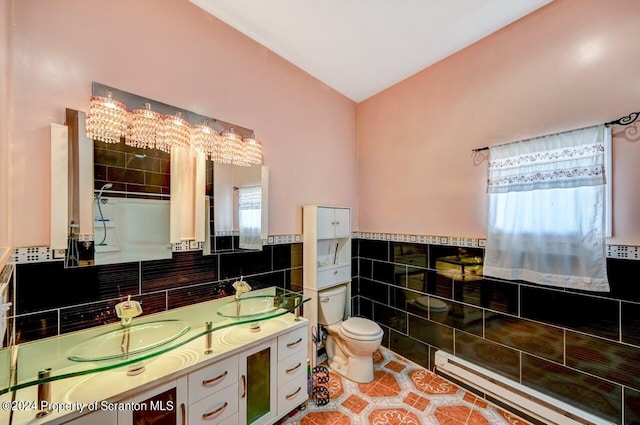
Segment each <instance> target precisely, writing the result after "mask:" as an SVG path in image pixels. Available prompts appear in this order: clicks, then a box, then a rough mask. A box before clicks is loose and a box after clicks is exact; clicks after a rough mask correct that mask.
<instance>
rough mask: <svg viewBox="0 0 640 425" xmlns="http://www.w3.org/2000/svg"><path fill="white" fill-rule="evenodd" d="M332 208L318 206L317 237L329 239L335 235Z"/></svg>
mask: <svg viewBox="0 0 640 425" xmlns="http://www.w3.org/2000/svg"><path fill="white" fill-rule="evenodd" d="M333 210H334V209H333V208H325V207H318V209H317V216H316V219H317V235H318V239H329V238H333V237H334V235H335V214H334V211H333Z"/></svg>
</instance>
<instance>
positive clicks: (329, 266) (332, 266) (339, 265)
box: [318, 263, 351, 273]
mask: <svg viewBox="0 0 640 425" xmlns="http://www.w3.org/2000/svg"><path fill="white" fill-rule="evenodd" d="M350 265H351V264H350V263H336V264H325V265H323V264H320V265H318V273H320V272H322V271H325V270H335V269H339V268H342V267H345V266H350Z"/></svg>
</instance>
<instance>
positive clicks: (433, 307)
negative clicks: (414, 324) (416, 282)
mask: <svg viewBox="0 0 640 425" xmlns="http://www.w3.org/2000/svg"><path fill="white" fill-rule="evenodd" d="M416 304H418V306H420V307H423V308H425V309H428V310H430V311H436V312H439V311H447V310H449V306H448V305H447V303H445V302H444V301H441V300H439V299H437V298H431V299H429V297H420V298H416Z"/></svg>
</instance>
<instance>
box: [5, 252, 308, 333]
mask: <svg viewBox="0 0 640 425" xmlns="http://www.w3.org/2000/svg"><path fill="white" fill-rule="evenodd" d="M14 274H15V306H14V307H13V308H12V310H11V311H10V312H9V317H10V318H11V319H13V320H14V321H15V329H16V335H17V343H23V342H27V341H31V340H35V339H39V338H45V337H49V336H55V335H58V334H63V333H67V332H72V331H76V330H80V329H85V328H89V327H93V326H99V325H103V324H107V323H112V322H116V321H118V318H117V317H116V315H115V310H114V306H115V305H116V304H117V303H118V302H120V301H122V300H124V299H126V298H127V296H129V295H131V298H132V299H135V300H138V301H140V302H141V303H142V308H143V311H144V313H143V315H147V314H152V313H157V312H161V311H164V310H168V309H172V308H177V307H182V306H185V305H189V304H194V303H197V302H202V301H208V300H211V299H214V298H219V297H223V296H228V295H232V294H233V293H234V292H233V288H232V287H231V284H232V283H233V282H234V281H235V280H237V279H238V278H240V276H244V279H245V280H246V281H247V282H248V283H249V284H250V285H251V286H252V288H254V289H259V288H264V287H270V286H279V287H283V288H286V289H291V290H296V291H297V290H301V289H302V244H301V243H285V244H278V245H268V246H264V249H263V250H262V251H252V252H242V253H222V254H214V255H207V256H203V255H202V253H201V251H187V252H174V253H173V258H172V259H169V260H154V261H142V262H132V263H121V264H111V265H101V266H91V267H77V268H67V269H65V268H64V264H63V261H45V262H33V263H17V264H16V265H15V271H14Z"/></svg>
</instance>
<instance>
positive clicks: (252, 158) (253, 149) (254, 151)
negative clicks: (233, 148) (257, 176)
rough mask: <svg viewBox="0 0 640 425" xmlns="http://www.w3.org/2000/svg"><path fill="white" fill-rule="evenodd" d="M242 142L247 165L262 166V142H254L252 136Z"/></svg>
mask: <svg viewBox="0 0 640 425" xmlns="http://www.w3.org/2000/svg"><path fill="white" fill-rule="evenodd" d="M243 140H244V148H245V162H246V163H247V165H254V164H262V142H260V141H259V140H256V139H255V137H254V135H253V134H252V135H251V136H250V137H245V138H244V139H243Z"/></svg>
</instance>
